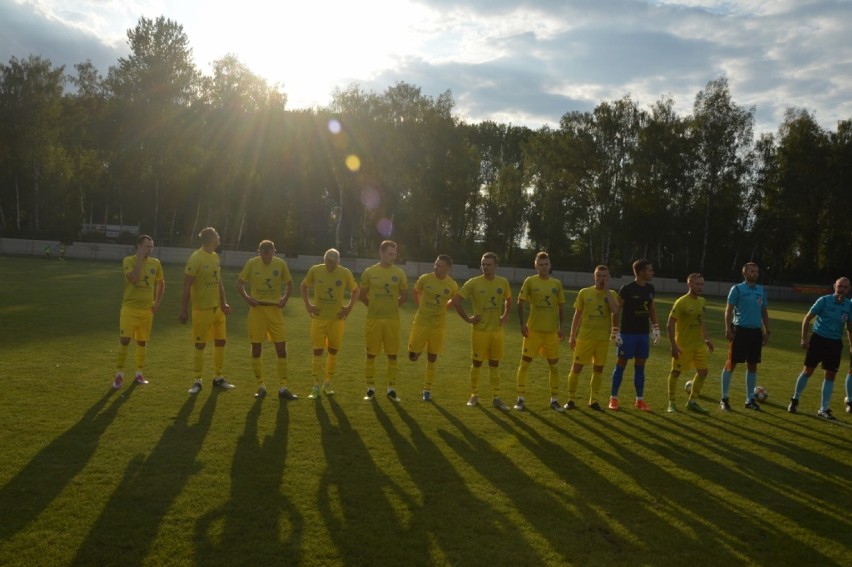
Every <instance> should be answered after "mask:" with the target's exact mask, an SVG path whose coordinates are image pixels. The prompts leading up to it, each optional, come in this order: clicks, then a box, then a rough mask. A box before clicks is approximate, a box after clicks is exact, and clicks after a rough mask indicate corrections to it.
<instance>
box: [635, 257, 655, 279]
mask: <svg viewBox="0 0 852 567" xmlns="http://www.w3.org/2000/svg"><path fill="white" fill-rule="evenodd" d="M633 275H634V276H636V279H637V280H638V279H642V280H644V281H646V282H649V281H651V280H652V279H654V266H653V265H652V264H651V260H648V259H647V258H639V259H638V260H636V261H635V262H633Z"/></svg>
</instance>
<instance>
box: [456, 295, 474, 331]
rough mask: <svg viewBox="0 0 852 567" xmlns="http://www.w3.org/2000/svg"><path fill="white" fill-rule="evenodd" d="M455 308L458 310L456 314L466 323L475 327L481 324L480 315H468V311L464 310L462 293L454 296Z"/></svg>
mask: <svg viewBox="0 0 852 567" xmlns="http://www.w3.org/2000/svg"><path fill="white" fill-rule="evenodd" d="M453 307H455V308H456V313H458V314H459V317H461V318H462V319H463V320H464V322H465V323H470V324H471V325H475V324H476V323H478V322H479V320H480V317H479V315H468V314H467V311H465V310H464V297H462V296H461V294H460V293H457V294H455V295H454V296H453Z"/></svg>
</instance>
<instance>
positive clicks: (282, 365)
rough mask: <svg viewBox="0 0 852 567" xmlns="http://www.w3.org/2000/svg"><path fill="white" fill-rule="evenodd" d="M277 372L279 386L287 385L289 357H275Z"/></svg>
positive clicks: (284, 386)
mask: <svg viewBox="0 0 852 567" xmlns="http://www.w3.org/2000/svg"><path fill="white" fill-rule="evenodd" d="M275 372H276V373H277V374H278V387H279V388H286V387H287V357H286V356H279V357H277V358H276V359H275Z"/></svg>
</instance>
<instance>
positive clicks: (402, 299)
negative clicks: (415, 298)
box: [397, 288, 408, 305]
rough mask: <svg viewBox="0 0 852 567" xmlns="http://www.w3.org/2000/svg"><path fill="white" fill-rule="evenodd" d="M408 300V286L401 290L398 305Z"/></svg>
mask: <svg viewBox="0 0 852 567" xmlns="http://www.w3.org/2000/svg"><path fill="white" fill-rule="evenodd" d="M406 301H408V288H405V289H400V290H399V297H398V298H397V303H398V305H402V304H404V303H405V302H406Z"/></svg>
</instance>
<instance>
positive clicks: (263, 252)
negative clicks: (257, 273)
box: [257, 240, 275, 264]
mask: <svg viewBox="0 0 852 567" xmlns="http://www.w3.org/2000/svg"><path fill="white" fill-rule="evenodd" d="M257 253H258V254H260V257H261V258H262V259H263V263H264V264H268V263H270V262H271V261H272V257H273V256H275V243H274V242H272V241H271V240H261V242H260V244H258V245H257Z"/></svg>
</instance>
